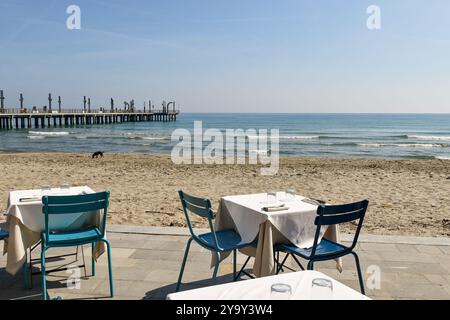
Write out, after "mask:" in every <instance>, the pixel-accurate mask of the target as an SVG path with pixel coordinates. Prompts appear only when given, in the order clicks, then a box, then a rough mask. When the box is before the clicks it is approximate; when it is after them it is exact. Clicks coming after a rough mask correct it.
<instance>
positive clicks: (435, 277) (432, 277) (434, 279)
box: [424, 274, 450, 286]
mask: <svg viewBox="0 0 450 320" xmlns="http://www.w3.org/2000/svg"><path fill="white" fill-rule="evenodd" d="M424 277H425V278H427V279H428V280H429V281H430V282H431V283H432V284H437V285H439V286H446V285H450V282H448V281H447V279H446V278H445V277H444V276H442V275H439V274H424Z"/></svg>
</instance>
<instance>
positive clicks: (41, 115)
mask: <svg viewBox="0 0 450 320" xmlns="http://www.w3.org/2000/svg"><path fill="white" fill-rule="evenodd" d="M4 100H5V97H4V95H3V90H0V103H1V105H0V129H5V130H8V129H21V128H23V129H25V128H46V127H63V126H82V125H98V124H114V123H124V122H142V121H176V120H177V116H178V114H179V113H180V111H179V110H178V109H176V108H175V102H174V101H172V102H169V103H166V102H163V103H162V109H155V108H154V106H152V104H151V101H149V107H148V108H146V105H145V103H144V107H143V110H137V109H136V108H135V106H134V100H131V101H130V102H125V103H124V108H123V109H118V108H115V107H114V100H113V99H112V98H111V102H110V108H108V109H106V108H99V109H91V101H90V100H91V99H90V98H88V99H86V97H84V98H83V109H63V108H62V107H61V97H58V108H57V109H52V101H53V98H52V96H51V94H49V96H48V101H49V104H48V107H47V106H44V107H42V108H37V107H33V108H31V109H27V108H25V107H24V98H23V95H22V94H20V98H19V102H20V108H5V107H4Z"/></svg>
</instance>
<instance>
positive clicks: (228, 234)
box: [198, 230, 250, 251]
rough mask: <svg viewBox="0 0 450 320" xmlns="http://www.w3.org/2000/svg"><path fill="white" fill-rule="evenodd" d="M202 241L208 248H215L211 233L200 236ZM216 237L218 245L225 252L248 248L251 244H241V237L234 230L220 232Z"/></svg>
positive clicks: (217, 232)
mask: <svg viewBox="0 0 450 320" xmlns="http://www.w3.org/2000/svg"><path fill="white" fill-rule="evenodd" d="M198 237H199V238H200V239H201V240H203V241H204V242H206V243H207V244H208V246H210V247H213V248H214V247H215V245H214V239H213V235H212V233H211V232H208V233H204V234H201V235H199V236H198ZM216 237H217V242H218V245H219V247H220V248H221V249H223V251H230V250H234V249H239V248H243V247H247V246H249V245H250V244H248V243H243V244H241V241H242V239H241V236H240V235H239V234H237V233H236V232H235V231H234V230H220V231H216Z"/></svg>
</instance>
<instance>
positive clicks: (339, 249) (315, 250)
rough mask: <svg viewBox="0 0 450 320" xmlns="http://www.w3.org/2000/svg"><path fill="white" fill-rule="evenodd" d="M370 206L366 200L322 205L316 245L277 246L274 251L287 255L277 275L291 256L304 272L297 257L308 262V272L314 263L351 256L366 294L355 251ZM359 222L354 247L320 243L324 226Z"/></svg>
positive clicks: (319, 213)
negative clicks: (300, 246)
mask: <svg viewBox="0 0 450 320" xmlns="http://www.w3.org/2000/svg"><path fill="white" fill-rule="evenodd" d="M368 205H369V201H368V200H364V201H361V202H356V203H351V204H344V205H335V206H325V205H321V206H320V207H319V208H318V209H317V216H316V219H315V221H314V224H315V225H316V226H317V229H316V233H315V236H314V243H313V246H312V247H311V248H308V249H301V248H298V247H296V246H294V245H292V244H280V245H277V246H275V248H274V250H275V251H276V252H284V253H287V255H286V256H285V257H284V260H283V261H282V262H281V264H280V265H279V267H278V270H277V273H279V272H280V270H281V268H282V267H283V265H284V263H285V262H286V259H287V258H288V257H289V256H292V257H293V258H294V260H295V261H296V262H297V264H298V265H299V266H300V268H301V269H302V270H304V268H303V266H302V265H301V263H300V262H299V261H298V259H297V258H296V256H299V257H301V258H303V259H306V260H308V266H307V269H308V270H313V268H314V262H316V261H326V260H334V259H337V258H340V257H343V256H345V255H348V254H351V255H353V257H354V258H355V263H356V269H357V272H358V279H359V285H360V287H361V293H362V294H365V290H364V281H363V277H362V273H361V267H360V264H359V258H358V255H357V254H356V253H355V252H354V251H353V249H354V248H355V246H356V244H357V242H358V237H359V233H360V231H361V227H362V224H363V220H364V216H365V214H366V210H367V207H368ZM356 220H359V221H358V225H357V228H356V232H355V235H354V238H353V242H352V245H351V246H350V247H346V246H344V245H342V244H340V243H336V242H334V241H330V240H327V239H322V240H321V241H320V243H318V242H319V235H320V229H321V227H322V226H329V225H335V224H341V223H347V222H351V221H356Z"/></svg>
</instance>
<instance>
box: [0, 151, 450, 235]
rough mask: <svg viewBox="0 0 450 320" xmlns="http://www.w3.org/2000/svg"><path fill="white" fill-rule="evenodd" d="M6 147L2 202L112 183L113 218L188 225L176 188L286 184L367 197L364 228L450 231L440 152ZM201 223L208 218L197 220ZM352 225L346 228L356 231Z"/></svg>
mask: <svg viewBox="0 0 450 320" xmlns="http://www.w3.org/2000/svg"><path fill="white" fill-rule="evenodd" d="M90 155H91V154H90V153H59V152H46V153H29V152H18V153H17V152H15V153H11V152H6V153H5V152H0V168H2V169H3V175H2V177H1V178H0V191H1V196H0V206H1V207H2V208H4V209H6V202H7V197H8V192H9V191H11V190H17V189H32V188H39V187H40V186H41V185H44V184H50V185H52V186H58V185H61V184H62V183H69V184H71V185H88V186H90V187H92V188H93V189H94V190H96V191H100V190H106V189H107V190H110V191H111V210H110V212H109V217H110V219H109V220H110V223H113V224H131V225H145V226H176V227H184V226H185V218H184V215H183V213H182V210H181V205H180V203H179V199H178V194H177V190H178V189H183V190H185V191H186V192H188V193H192V194H196V195H199V196H205V197H209V198H211V200H212V202H213V207H214V209H217V206H218V203H219V200H220V198H221V197H222V196H225V195H231V194H245V193H256V192H267V191H271V190H280V191H282V190H286V189H290V188H293V189H295V190H297V193H298V194H301V195H304V196H308V197H315V198H320V199H323V200H325V201H328V202H330V203H345V202H351V201H357V200H361V199H365V198H367V199H369V201H370V204H369V210H368V212H367V215H366V219H365V222H364V225H363V229H362V232H364V233H370V234H379V235H410V236H431V237H442V236H444V237H445V236H450V214H449V213H450V201H449V200H450V195H449V194H448V190H450V166H449V164H450V163H449V162H448V161H446V160H438V159H425V160H419V159H414V160H411V159H373V158H340V157H339V158H312V157H295V156H288V157H280V169H279V171H278V174H277V175H275V176H261V175H260V174H259V168H260V167H261V166H260V165H175V164H173V163H172V162H171V160H170V156H168V155H165V154H155V153H152V154H150V153H148V154H147V153H116V154H112V153H111V154H110V153H106V154H105V157H104V158H103V159H96V160H92V159H91V157H90ZM195 222H196V223H195V225H196V227H204V226H205V224H204V223H201V222H200V221H199V220H195ZM351 229H352V228H351V227H345V228H343V230H344V231H351Z"/></svg>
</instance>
